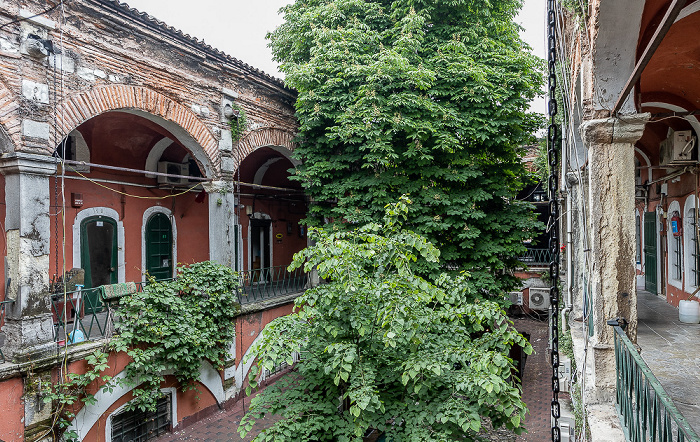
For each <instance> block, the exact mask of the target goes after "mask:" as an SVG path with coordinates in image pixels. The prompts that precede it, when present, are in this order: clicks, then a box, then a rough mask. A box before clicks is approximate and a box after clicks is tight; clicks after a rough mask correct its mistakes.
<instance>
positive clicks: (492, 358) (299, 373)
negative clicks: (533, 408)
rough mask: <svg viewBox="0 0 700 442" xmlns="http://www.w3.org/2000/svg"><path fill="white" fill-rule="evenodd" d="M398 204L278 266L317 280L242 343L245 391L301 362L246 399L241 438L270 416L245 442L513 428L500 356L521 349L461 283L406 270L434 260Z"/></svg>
mask: <svg viewBox="0 0 700 442" xmlns="http://www.w3.org/2000/svg"><path fill="white" fill-rule="evenodd" d="M409 206H410V201H409V200H408V199H405V198H404V199H402V200H401V201H400V202H398V203H395V204H391V205H389V206H387V208H386V211H385V217H384V223H383V225H380V224H376V223H370V224H367V225H365V226H364V227H360V228H357V229H355V230H353V231H350V232H346V231H341V230H337V231H336V230H332V229H330V230H324V229H315V228H311V229H309V232H310V234H311V237H312V239H313V240H315V241H316V245H315V246H314V247H312V248H308V249H306V250H304V251H302V252H299V253H297V254H296V255H295V257H294V262H293V264H292V265H291V266H290V267H291V268H298V267H301V266H304V268H305V270H306V271H310V270H311V269H313V268H316V269H318V273H319V276H321V277H323V278H326V279H327V280H328V281H329V282H328V283H327V284H323V285H321V286H319V287H316V288H313V289H310V290H307V291H306V292H305V293H304V294H302V295H301V296H300V297H299V298H297V300H296V307H297V309H298V310H297V311H296V312H295V313H293V314H291V315H288V316H284V317H281V318H277V319H275V320H274V321H272V322H271V323H270V324H268V326H267V327H266V328H265V330H264V331H263V334H262V336H261V338H260V339H259V340H258V342H257V344H256V345H254V347H253V349H252V351H251V354H253V355H256V356H257V364H256V365H254V366H253V368H252V369H251V375H250V377H249V382H250V385H251V387H252V388H254V387H256V386H257V384H256V381H257V375H258V374H259V373H260V371H261V370H262V369H267V370H272V369H273V368H274V367H276V366H278V365H280V364H281V363H283V362H286V363H288V364H292V363H293V359H294V358H293V357H294V354H295V353H298V354H300V355H301V362H299V363H297V365H296V366H295V370H296V373H292V374H291V375H289V376H285V377H283V378H282V379H280V380H278V381H277V382H275V383H274V384H272V385H270V386H268V387H266V388H265V390H263V391H261V392H260V393H259V394H258V395H257V396H256V397H255V398H254V399H253V400H252V401H251V404H250V411H249V413H248V414H247V415H246V416H245V417H244V418H243V420H242V421H241V425H240V427H239V432H240V433H241V435H242V436H245V434H247V433H248V432H249V431H250V430H251V429H252V427H253V424H254V421H255V420H256V419H260V418H262V417H264V416H266V415H278V416H279V417H280V420H279V421H277V422H275V423H274V424H273V425H272V426H271V427H270V428H268V429H266V430H264V431H263V432H262V433H261V434H260V435H258V436H257V438H256V439H255V440H256V441H290V442H291V441H308V440H313V441H342V442H348V441H357V442H360V441H362V440H363V439H362V436H363V434H364V433H365V431H366V430H368V429H370V428H375V429H378V430H380V431H383V432H386V433H387V440H395V441H428V440H430V441H443V440H445V441H446V440H463V441H474V440H478V434H479V431H480V430H481V425H482V419H486V420H487V421H490V423H491V424H493V426H494V427H495V428H498V427H501V426H505V427H506V428H508V429H511V430H513V431H514V432H516V433H519V432H522V429H523V428H522V419H523V417H524V415H525V412H526V409H525V404H524V403H523V402H522V400H521V394H520V389H519V387H518V386H516V385H515V384H514V383H512V382H511V381H510V378H511V376H512V373H513V368H514V367H513V362H512V361H511V359H509V358H508V354H509V350H510V348H511V347H512V346H521V347H523V348H524V349H525V351H526V352H527V353H528V354H529V353H530V352H531V351H532V347H531V346H530V344H529V343H528V342H527V341H526V340H525V338H524V337H523V336H522V335H520V334H519V333H518V332H517V331H516V330H515V329H514V328H513V324H512V323H511V322H510V321H509V320H508V318H507V316H506V314H505V312H504V311H503V310H502V309H501V308H500V307H499V306H498V305H497V304H496V303H494V302H491V301H483V300H479V299H478V294H477V293H475V292H474V291H473V290H472V289H471V288H470V286H469V285H468V284H466V283H465V277H464V276H457V277H452V276H448V275H446V274H443V275H442V276H440V277H438V278H437V282H436V283H435V284H433V283H431V282H429V281H427V280H425V279H423V278H421V277H420V276H418V275H416V274H415V273H414V272H413V270H412V263H413V262H415V261H416V260H428V261H431V262H437V261H438V257H439V255H440V253H439V251H438V250H437V249H436V248H435V247H434V246H433V245H432V244H431V243H430V242H428V241H427V240H426V239H425V238H424V237H422V236H420V235H418V234H416V233H414V232H412V231H410V230H407V229H405V228H404V226H405V223H406V221H407V220H408V219H409V216H410V211H409ZM244 362H245V361H244Z"/></svg>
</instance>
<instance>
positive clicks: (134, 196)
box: [62, 165, 202, 200]
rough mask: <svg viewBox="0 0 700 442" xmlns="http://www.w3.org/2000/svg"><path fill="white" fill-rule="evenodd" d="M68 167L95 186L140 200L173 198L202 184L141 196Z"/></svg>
mask: <svg viewBox="0 0 700 442" xmlns="http://www.w3.org/2000/svg"><path fill="white" fill-rule="evenodd" d="M68 167H69V168H70V169H71V170H72V171H73V172H75V173H77V174H78V175H80V176H81V177H83V178H84V179H85V180H87V181H90V182H91V183H93V184H95V185H97V186H100V187H102V188H103V189H107V190H109V191H111V192H114V193H118V194H120V195H124V196H128V197H130V198H137V199H142V200H164V199H168V198H174V197H176V196H180V195H184V194H186V193H188V192H190V191H191V190H193V189H194V188H195V187H198V186H201V185H202V183H196V184H195V185H194V186H192V187H190V188H188V189H187V190H183V191H182V192H179V193H172V194H170V195H165V196H142V195H134V194H131V193H128V192H122V191H121V190H117V189H112V188H111V187H109V186H105V185H104V184H102V183H99V182H97V181H95V180H93V179H91V178H89V177H86V176H85V175H83V174H82V173H80V172H78V171H77V170H76V169H74V168H72V167H71V166H70V165H69V166H68ZM62 169H64V170H65V168H62Z"/></svg>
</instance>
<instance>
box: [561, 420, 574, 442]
mask: <svg viewBox="0 0 700 442" xmlns="http://www.w3.org/2000/svg"><path fill="white" fill-rule="evenodd" d="M575 428H576V421H574V419H573V418H570V417H561V418H560V419H559V434H560V436H561V438H560V439H561V442H573V441H575V440H576V432H575Z"/></svg>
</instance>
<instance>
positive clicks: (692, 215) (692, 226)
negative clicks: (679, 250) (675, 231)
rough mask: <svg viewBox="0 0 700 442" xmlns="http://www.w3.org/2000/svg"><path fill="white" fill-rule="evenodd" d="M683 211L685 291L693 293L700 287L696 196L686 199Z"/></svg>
mask: <svg viewBox="0 0 700 442" xmlns="http://www.w3.org/2000/svg"><path fill="white" fill-rule="evenodd" d="M683 210H684V213H683V215H684V216H683V240H684V241H683V242H684V244H683V245H684V250H685V253H684V255H685V256H684V262H685V269H684V270H685V276H686V277H685V291H686V292H688V293H692V292H693V291H695V289H696V288H697V287H698V285H700V266H698V257H699V255H700V253H698V226H697V216H696V212H695V196H694V195H690V196H689V197H688V198H687V199H686V201H685V205H684V207H683Z"/></svg>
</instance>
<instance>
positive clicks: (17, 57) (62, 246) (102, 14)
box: [0, 0, 307, 441]
mask: <svg viewBox="0 0 700 442" xmlns="http://www.w3.org/2000/svg"><path fill="white" fill-rule="evenodd" d="M0 17H3V19H2V24H0V172H1V173H2V176H0V201H2V202H3V204H0V220H2V227H3V235H2V238H0V241H1V242H3V247H2V250H3V258H4V259H2V260H0V274H1V275H5V278H4V284H3V286H2V288H0V300H2V304H1V305H2V315H1V316H0V320H1V321H2V322H1V324H2V328H1V333H0V350H1V351H2V356H3V357H4V363H3V364H2V365H1V366H0V413H2V415H3V416H4V417H3V419H1V420H0V439H2V440H5V441H15V440H18V441H19V440H38V439H42V438H45V437H46V436H45V434H46V431H45V430H46V428H47V425H49V424H50V422H48V421H49V420H50V410H49V408H50V406H45V405H43V403H42V401H41V398H40V397H39V396H38V395H37V394H35V392H33V391H32V390H31V388H29V385H30V383H31V380H32V379H33V378H35V377H36V376H42V375H44V374H46V373H49V374H50V373H51V371H52V370H55V369H56V355H57V352H59V351H61V348H62V347H61V346H62V345H65V338H61V337H60V334H61V333H62V332H63V333H65V331H66V330H67V328H68V327H69V326H71V324H70V323H71V321H73V322H72V324H73V325H72V326H73V327H75V324H76V322H75V321H76V319H75V318H76V316H78V317H79V318H80V319H81V321H82V320H85V321H87V318H91V319H92V318H93V317H96V316H98V315H99V314H100V313H102V312H104V311H105V308H106V307H105V306H104V305H102V301H101V300H100V298H98V297H97V296H96V295H94V293H95V291H94V290H93V291H91V289H96V288H98V287H102V286H109V285H114V284H123V283H128V282H137V283H138V282H141V281H144V280H145V278H146V275H150V276H152V277H155V278H158V279H168V278H172V277H174V276H175V275H176V268H177V263H191V262H198V261H204V260H213V261H217V262H219V263H222V264H224V265H227V266H230V267H231V268H233V269H235V270H237V271H241V272H242V273H243V274H244V280H245V281H247V283H248V287H249V289H248V291H244V293H243V298H245V299H242V301H243V303H244V306H243V314H242V315H241V316H240V317H239V320H238V325H237V326H238V337H239V338H238V339H237V340H236V344H235V345H233V346H232V348H231V350H230V353H231V361H230V363H229V364H228V366H227V368H226V369H225V370H223V371H217V370H214V369H213V368H212V367H210V366H209V367H207V366H206V364H205V368H203V371H204V372H203V373H202V379H203V381H202V385H201V388H200V390H201V391H203V392H204V393H202V395H201V398H200V399H199V400H195V399H194V396H188V395H187V394H185V393H181V392H173V393H172V395H171V399H170V402H169V405H168V406H169V407H170V408H169V411H168V413H166V414H167V415H168V416H169V419H170V420H169V425H170V426H171V427H172V426H177V425H178V424H180V425H181V424H182V423H183V422H187V421H188V420H192V419H196V418H197V417H198V416H201V415H202V414H203V413H206V412H207V410H211V409H218V407H219V406H222V404H224V403H225V402H226V401H230V400H234V399H235V398H237V397H238V395H239V394H240V391H241V388H242V386H243V382H244V381H243V379H244V377H245V375H246V372H247V368H249V365H248V366H244V365H243V364H241V359H242V355H243V354H245V353H246V351H247V349H248V347H250V345H251V343H252V342H253V341H254V339H256V337H257V336H258V335H259V333H260V331H261V330H262V328H264V326H265V324H266V323H268V322H269V321H270V320H272V319H274V318H275V317H277V316H279V315H283V314H287V313H289V312H290V311H291V308H292V307H291V302H292V301H293V298H294V293H296V292H298V291H299V290H301V289H303V286H304V284H305V280H302V278H303V277H300V276H299V275H297V276H293V275H290V274H289V273H288V272H287V271H286V269H285V268H286V265H288V264H289V263H290V262H291V259H292V255H293V254H294V253H295V252H297V251H299V250H301V249H302V248H303V247H305V246H306V241H307V240H306V235H305V230H304V228H303V226H301V225H300V224H299V221H300V220H301V219H302V218H303V217H304V215H305V213H306V205H307V201H306V199H305V197H304V195H303V192H302V190H301V186H300V184H298V183H297V182H294V181H290V180H289V176H290V170H291V169H293V168H294V166H295V164H296V163H295V160H294V159H293V158H292V156H291V154H292V151H293V150H294V142H293V138H294V134H295V131H296V128H297V123H296V120H295V118H294V108H293V103H294V99H295V93H294V92H293V91H291V90H289V89H287V88H285V87H284V85H283V83H282V81H281V80H278V79H276V78H273V77H271V76H269V75H267V74H265V73H263V72H261V71H259V70H257V69H255V68H253V67H251V66H248V65H247V64H245V63H243V62H241V61H239V60H237V59H235V58H232V57H230V56H228V55H226V54H224V53H222V52H220V51H218V50H216V49H214V48H212V47H210V46H208V45H206V44H204V43H203V42H202V41H199V40H197V39H195V38H192V37H190V36H189V35H184V34H182V33H181V32H180V31H178V30H176V29H173V28H171V27H169V26H167V25H165V24H164V23H162V22H159V21H158V20H156V19H154V18H152V17H150V16H148V15H147V14H143V13H140V12H139V11H136V10H134V9H131V8H129V7H128V6H126V5H125V4H122V3H120V2H118V1H116V0H85V1H79V2H78V1H71V2H52V1H49V2H46V1H38V0H30V1H22V2H20V1H3V2H0ZM241 118H245V119H246V120H247V123H248V124H247V126H246V127H245V128H244V130H242V131H241V133H237V130H233V131H232V130H231V128H232V127H237V125H236V123H237V122H238V121H239V119H241ZM278 279H279V280H284V281H286V282H287V283H288V282H289V281H292V282H293V284H287V285H286V287H287V289H286V291H285V292H284V293H280V292H279V290H278V291H277V292H275V293H274V295H280V294H281V295H283V296H276V297H275V299H268V298H270V295H269V294H270V293H271V291H272V292H274V291H275V290H272V289H270V290H271V291H270V290H268V291H267V292H265V293H267V294H263V292H262V291H259V292H256V289H260V288H262V287H263V286H265V284H266V283H269V282H273V280H274V281H276V280H278ZM64 281H66V282H69V281H70V282H71V283H72V284H73V286H75V284H76V283H78V284H81V285H83V286H84V289H83V291H82V292H81V294H80V295H71V296H74V297H75V299H77V297H78V296H80V300H81V302H82V307H79V306H77V305H76V303H75V299H73V298H71V299H72V301H71V303H70V305H69V306H64V305H63V303H62V301H61V300H60V299H59V298H58V297H56V296H55V295H54V293H55V292H56V291H57V289H56V287H59V286H62V284H61V283H62V282H64ZM265 287H266V288H269V287H267V286H265ZM275 287H277V286H275ZM91 294H92V295H91ZM91 296H93V297H92V298H91ZM86 334H87V332H86ZM104 336H105V334H104V331H100V333H98V335H97V337H96V338H95V335H94V334H93V336H92V337H90V339H91V340H97V341H99V339H100V338H101V337H104ZM62 340H63V342H62ZM90 345H91V344H83V345H81V346H78V345H76V346H71V347H70V348H71V349H70V352H69V353H70V361H78V362H76V364H78V365H79V361H80V360H81V358H83V357H84V356H85V354H86V351H87V350H85V349H86V348H89V347H90ZM81 348H82V349H81ZM110 361H112V363H113V364H114V367H118V369H119V370H121V369H122V368H123V367H124V365H125V364H126V363H128V361H127V360H125V359H124V356H123V355H112V356H111V359H110ZM78 365H76V366H78ZM115 369H116V368H115ZM129 397H130V392H129V391H118V392H117V393H115V394H111V395H107V396H104V395H101V396H99V397H98V404H97V406H96V408H94V410H83V411H82V412H81V413H82V414H81V413H78V416H77V417H76V419H75V422H74V425H73V427H74V429H75V430H76V431H78V433H79V435H80V436H81V438H83V439H84V440H104V439H105V438H107V440H109V439H110V438H109V434H110V433H109V431H110V430H106V429H107V428H111V427H110V422H112V417H113V416H115V415H117V414H118V410H119V409H120V407H122V406H123V405H124V404H125V403H126V402H128V400H129ZM95 410H97V411H95ZM105 431H107V433H105Z"/></svg>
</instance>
